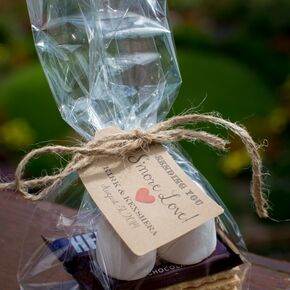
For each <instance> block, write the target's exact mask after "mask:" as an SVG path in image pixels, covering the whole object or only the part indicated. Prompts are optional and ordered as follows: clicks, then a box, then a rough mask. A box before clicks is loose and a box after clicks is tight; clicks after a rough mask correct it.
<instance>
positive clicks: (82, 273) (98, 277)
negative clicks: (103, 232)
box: [43, 233, 242, 290]
mask: <svg viewBox="0 0 290 290" xmlns="http://www.w3.org/2000/svg"><path fill="white" fill-rule="evenodd" d="M96 235H97V233H86V234H80V235H74V236H71V237H67V238H62V239H57V240H53V241H49V240H47V239H45V238H43V239H44V241H45V243H46V244H47V246H48V247H49V249H50V250H51V251H52V252H54V253H55V255H56V256H57V258H58V259H59V260H60V261H61V262H62V263H63V265H64V267H65V269H66V270H67V272H68V273H70V274H71V275H72V276H73V277H74V278H75V279H76V281H77V282H78V283H79V285H80V286H81V287H82V288H83V289H86V290H101V289H104V288H111V289H118V290H125V289H141V290H146V289H150V290H154V289H158V288H163V287H168V286H170V285H174V284H178V283H181V282H185V281H190V280H193V279H198V278H202V277H205V276H208V275H213V274H216V273H219V272H222V271H226V270H229V269H231V268H233V267H236V266H238V265H241V264H242V260H241V258H240V257H239V255H237V254H235V253H234V252H233V251H232V250H231V249H230V248H229V247H228V246H227V245H225V244H224V243H223V242H222V240H221V239H220V238H219V237H218V242H217V247H216V250H215V251H214V253H213V254H212V255H211V256H210V257H208V258H207V259H205V260H204V261H202V262H200V263H198V264H195V265H190V266H182V265H176V264H172V263H168V262H165V261H164V262H161V263H160V265H156V266H155V267H154V269H153V270H152V271H151V273H150V274H149V275H148V276H147V277H145V278H143V279H140V280H136V281H121V280H116V279H112V278H108V277H106V275H105V274H104V273H102V272H101V270H96V269H97V268H96V265H95V264H94V263H95V262H94V261H93V259H92V257H93V256H94V251H95V250H96Z"/></svg>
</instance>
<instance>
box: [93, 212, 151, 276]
mask: <svg viewBox="0 0 290 290" xmlns="http://www.w3.org/2000/svg"><path fill="white" fill-rule="evenodd" d="M98 219H99V220H98V227H97V249H96V257H97V262H98V264H99V266H100V268H101V269H102V271H103V272H104V273H106V274H107V275H108V276H110V277H112V278H115V279H118V280H126V281H132V280H137V279H141V278H144V277H146V276H147V275H148V274H149V273H150V272H151V270H152V269H153V267H154V265H155V261H156V250H155V251H152V252H150V253H148V254H146V255H144V256H136V255H135V254H134V253H133V252H132V251H131V250H130V249H129V248H128V247H127V245H126V244H125V243H124V242H123V241H122V239H121V238H120V237H119V235H118V234H117V233H116V232H115V230H114V229H113V228H112V226H111V225H110V224H109V222H108V221H107V220H105V218H104V217H101V216H100V217H99V218H98Z"/></svg>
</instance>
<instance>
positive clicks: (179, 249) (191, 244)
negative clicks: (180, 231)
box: [158, 219, 217, 265]
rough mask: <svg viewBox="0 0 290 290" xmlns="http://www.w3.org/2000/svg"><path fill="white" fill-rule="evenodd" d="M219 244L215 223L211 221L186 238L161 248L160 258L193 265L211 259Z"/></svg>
mask: <svg viewBox="0 0 290 290" xmlns="http://www.w3.org/2000/svg"><path fill="white" fill-rule="evenodd" d="M216 244H217V239H216V229H215V221H214V219H213V220H210V221H208V222H206V223H204V224H202V225H201V226H199V227H198V228H196V229H194V230H193V231H191V232H189V233H187V234H185V235H184V236H182V237H180V238H178V239H176V240H174V241H172V242H170V243H168V244H166V245H164V246H162V247H160V248H159V249H158V255H159V256H160V258H162V259H164V260H166V261H168V262H171V263H174V264H181V265H192V264H196V263H199V262H201V261H202V260H204V259H206V258H207V257H209V256H210V255H211V254H212V253H213V252H214V250H215V248H216Z"/></svg>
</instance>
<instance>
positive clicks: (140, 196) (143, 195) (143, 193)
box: [135, 188, 155, 203]
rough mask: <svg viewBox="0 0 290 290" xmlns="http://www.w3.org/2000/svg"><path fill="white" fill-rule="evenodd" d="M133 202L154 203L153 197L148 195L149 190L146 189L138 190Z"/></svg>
mask: <svg viewBox="0 0 290 290" xmlns="http://www.w3.org/2000/svg"><path fill="white" fill-rule="evenodd" d="M135 200H136V201H139V202H142V203H153V202H154V201H155V197H154V196H153V195H150V194H149V190H148V189H147V188H140V189H138V190H137V192H136V196H135Z"/></svg>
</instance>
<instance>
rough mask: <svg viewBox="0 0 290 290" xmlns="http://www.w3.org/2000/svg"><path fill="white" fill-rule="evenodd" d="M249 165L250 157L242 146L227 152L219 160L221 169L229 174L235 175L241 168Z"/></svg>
mask: <svg viewBox="0 0 290 290" xmlns="http://www.w3.org/2000/svg"><path fill="white" fill-rule="evenodd" d="M249 165H250V157H249V155H248V153H247V151H246V149H244V148H241V149H237V150H234V151H232V152H229V153H228V154H227V155H226V156H225V157H224V158H223V159H222V160H221V170H222V171H223V172H224V173H225V174H227V175H229V176H235V175H237V174H238V173H240V172H241V171H242V169H244V168H245V167H247V166H249Z"/></svg>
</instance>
